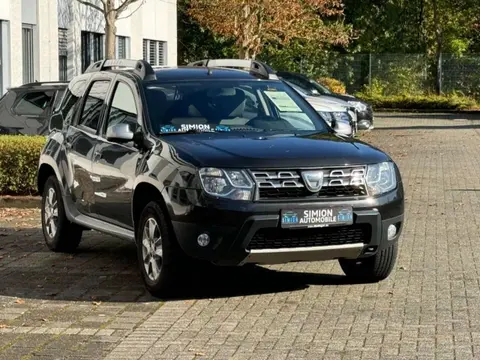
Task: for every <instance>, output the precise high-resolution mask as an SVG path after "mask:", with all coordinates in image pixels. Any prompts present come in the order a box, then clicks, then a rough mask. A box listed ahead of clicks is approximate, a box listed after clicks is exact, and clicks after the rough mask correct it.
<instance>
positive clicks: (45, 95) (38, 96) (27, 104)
mask: <svg viewBox="0 0 480 360" xmlns="http://www.w3.org/2000/svg"><path fill="white" fill-rule="evenodd" d="M52 97H53V91H35V92H29V93H26V94H24V95H23V96H22V98H21V99H20V101H19V102H18V103H17V105H16V106H15V112H16V113H17V114H18V115H42V114H43V112H44V111H45V109H46V108H47V107H48V105H49V104H50V101H51V100H52Z"/></svg>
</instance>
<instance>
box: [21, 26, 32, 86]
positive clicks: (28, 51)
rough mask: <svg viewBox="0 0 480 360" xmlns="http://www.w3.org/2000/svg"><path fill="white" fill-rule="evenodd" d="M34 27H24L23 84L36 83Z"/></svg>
mask: <svg viewBox="0 0 480 360" xmlns="http://www.w3.org/2000/svg"><path fill="white" fill-rule="evenodd" d="M34 56H35V54H34V52H33V25H25V24H23V26H22V66H23V83H24V84H27V83H31V82H33V81H34Z"/></svg>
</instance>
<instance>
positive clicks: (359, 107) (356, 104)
mask: <svg viewBox="0 0 480 360" xmlns="http://www.w3.org/2000/svg"><path fill="white" fill-rule="evenodd" d="M348 103H349V104H350V105H352V106H353V107H355V109H357V110H358V111H365V110H367V105H365V104H364V103H361V102H360V101H349V102H348Z"/></svg>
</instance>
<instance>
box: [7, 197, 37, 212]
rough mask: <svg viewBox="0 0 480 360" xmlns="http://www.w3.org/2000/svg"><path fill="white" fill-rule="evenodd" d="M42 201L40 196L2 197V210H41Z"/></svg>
mask: <svg viewBox="0 0 480 360" xmlns="http://www.w3.org/2000/svg"><path fill="white" fill-rule="evenodd" d="M41 201H42V198H41V197H40V196H0V208H18V209H32V208H40V206H41Z"/></svg>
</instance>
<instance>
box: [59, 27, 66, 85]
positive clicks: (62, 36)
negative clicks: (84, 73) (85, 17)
mask: <svg viewBox="0 0 480 360" xmlns="http://www.w3.org/2000/svg"><path fill="white" fill-rule="evenodd" d="M67 51H68V40H67V29H58V76H59V80H60V81H67V80H68V79H67V77H68V71H67V70H68V68H67V60H68V52H67Z"/></svg>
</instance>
